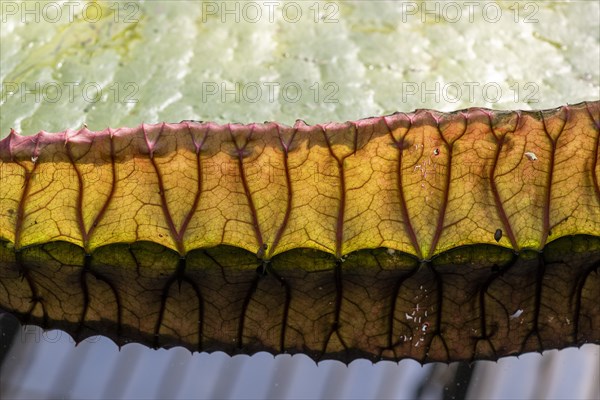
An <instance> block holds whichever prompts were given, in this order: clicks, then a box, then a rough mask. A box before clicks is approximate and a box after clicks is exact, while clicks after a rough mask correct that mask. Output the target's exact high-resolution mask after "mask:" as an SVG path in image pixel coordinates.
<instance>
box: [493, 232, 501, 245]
mask: <svg viewBox="0 0 600 400" xmlns="http://www.w3.org/2000/svg"><path fill="white" fill-rule="evenodd" d="M494 239H496V242H499V241H500V239H502V229H496V232H495V233H494Z"/></svg>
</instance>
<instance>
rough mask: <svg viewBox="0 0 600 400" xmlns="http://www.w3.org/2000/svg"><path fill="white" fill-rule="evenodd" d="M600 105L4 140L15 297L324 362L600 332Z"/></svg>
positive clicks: (547, 343)
mask: <svg viewBox="0 0 600 400" xmlns="http://www.w3.org/2000/svg"><path fill="white" fill-rule="evenodd" d="M599 121H600V102H588V103H580V104H577V105H571V106H564V107H561V108H558V109H554V110H547V111H534V112H533V111H532V112H526V111H515V112H499V111H492V110H487V109H480V108H473V109H468V110H463V111H459V112H454V113H449V114H447V113H441V112H436V111H428V110H420V111H417V112H415V113H411V114H404V113H397V114H393V115H389V116H385V117H378V118H369V119H364V120H359V121H356V122H348V123H344V124H340V123H336V124H333V123H332V124H324V125H314V126H308V125H306V124H304V123H302V122H298V123H296V124H295V126H294V127H288V126H284V125H281V124H278V123H265V124H250V125H236V124H226V125H218V124H214V123H201V122H194V121H184V122H181V123H178V124H167V123H162V124H154V125H145V124H142V125H141V126H138V127H136V128H121V129H106V130H104V131H101V132H92V131H89V130H88V129H87V128H83V129H81V130H78V131H70V130H67V131H64V132H61V133H47V132H40V133H38V134H37V135H35V136H30V137H24V136H20V135H18V134H17V133H15V132H14V131H13V132H11V134H10V135H9V136H8V137H6V138H5V139H3V140H2V141H1V142H0V162H1V164H0V177H1V182H2V193H1V195H0V213H1V215H0V228H1V231H0V239H1V240H2V242H1V243H2V246H1V247H0V249H1V251H2V253H1V257H2V264H1V268H0V307H2V308H3V309H5V310H8V311H10V312H12V313H14V314H15V315H17V316H19V318H20V319H21V321H22V322H24V323H34V324H38V325H41V326H43V327H48V328H49V327H56V328H61V329H64V330H66V331H67V332H70V333H71V334H72V335H73V336H74V337H75V338H76V339H77V340H82V339H83V338H85V337H87V336H89V335H94V334H98V333H102V334H103V335H106V336H108V337H110V338H112V339H113V340H114V341H115V342H116V343H118V344H123V343H127V342H130V341H136V342H141V343H144V344H147V345H149V346H154V347H160V346H165V347H169V346H175V345H181V346H185V347H187V348H189V349H190V350H198V351H214V350H223V351H227V352H228V353H230V354H232V353H237V352H244V353H253V352H255V351H260V350H266V351H271V352H273V353H280V352H288V353H298V352H303V353H306V354H309V355H310V356H312V357H314V358H315V359H320V358H336V359H340V360H343V361H349V360H352V359H354V358H356V357H367V358H370V359H373V360H376V359H381V358H386V359H400V358H406V357H410V358H414V359H417V360H420V361H423V362H425V361H454V360H474V359H495V358H497V357H500V356H504V355H509V354H520V353H522V352H527V351H541V350H543V349H549V348H562V347H565V346H572V345H581V344H583V343H590V342H592V343H598V342H600V335H599V332H600V326H599V325H600V310H599V309H598V306H597V303H598V298H599V291H600V278H599V276H598V273H597V272H598V267H599V266H600V187H599V180H600V178H599V177H600V161H599V158H600V154H599V145H600V143H599V140H600V139H599V138H600V132H599V131H600V125H599V124H600V122H599Z"/></svg>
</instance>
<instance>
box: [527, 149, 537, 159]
mask: <svg viewBox="0 0 600 400" xmlns="http://www.w3.org/2000/svg"><path fill="white" fill-rule="evenodd" d="M525 157H527V159H528V160H529V161H535V160H537V159H538V158H537V156H536V155H535V153H534V152H531V151H528V152H526V153H525Z"/></svg>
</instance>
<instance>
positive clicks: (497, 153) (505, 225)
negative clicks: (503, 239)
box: [486, 111, 521, 251]
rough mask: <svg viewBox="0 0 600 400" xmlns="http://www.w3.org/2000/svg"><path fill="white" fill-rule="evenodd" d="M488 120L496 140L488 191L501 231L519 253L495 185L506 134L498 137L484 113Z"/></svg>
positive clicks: (517, 124)
mask: <svg viewBox="0 0 600 400" xmlns="http://www.w3.org/2000/svg"><path fill="white" fill-rule="evenodd" d="M516 113H517V122H516V123H515V129H513V131H512V132H511V133H512V134H514V133H515V131H516V130H517V129H519V123H520V121H521V113H520V112H519V111H516ZM486 115H487V116H488V120H489V127H490V131H491V132H492V135H493V136H494V139H496V151H495V152H494V161H493V162H492V166H491V168H490V174H489V181H490V189H491V190H492V194H493V196H494V202H495V204H496V210H497V211H498V216H499V217H500V221H502V231H503V232H506V236H507V237H508V240H510V244H511V246H512V248H513V249H514V250H515V251H519V245H518V243H517V238H516V237H515V234H514V232H513V229H512V226H511V224H510V221H509V219H508V216H507V215H506V211H505V210H504V205H503V204H502V199H501V198H500V192H499V191H498V186H497V185H496V168H497V167H498V161H499V160H500V153H501V152H502V146H503V145H504V140H505V138H506V135H508V133H505V134H504V135H502V136H501V137H498V135H497V134H496V131H495V129H494V124H493V122H492V116H491V115H490V113H486Z"/></svg>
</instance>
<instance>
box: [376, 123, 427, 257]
mask: <svg viewBox="0 0 600 400" xmlns="http://www.w3.org/2000/svg"><path fill="white" fill-rule="evenodd" d="M407 121H408V122H409V125H408V128H407V130H406V133H405V134H404V135H402V138H400V140H398V141H396V139H395V138H394V134H393V133H392V129H391V128H390V125H389V124H388V122H387V119H386V118H385V117H383V122H384V123H385V126H386V127H387V130H388V132H389V135H390V137H391V139H392V141H393V142H394V144H395V146H396V147H397V148H398V164H397V167H396V168H397V169H398V172H397V173H396V180H397V190H398V202H399V203H400V212H401V213H402V221H403V222H404V226H405V231H406V233H407V234H408V237H409V238H410V242H411V243H412V246H413V248H414V249H415V252H416V254H417V257H419V258H420V259H422V258H423V252H422V251H421V246H420V245H419V241H418V240H417V235H416V234H415V229H414V228H413V224H412V222H411V219H410V215H409V214H408V208H407V207H406V199H405V198H404V185H403V183H402V177H403V174H402V155H403V153H404V150H405V149H406V148H407V147H408V146H409V145H410V144H409V143H405V138H406V136H408V134H409V132H410V129H411V128H412V120H411V119H410V118H407Z"/></svg>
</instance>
